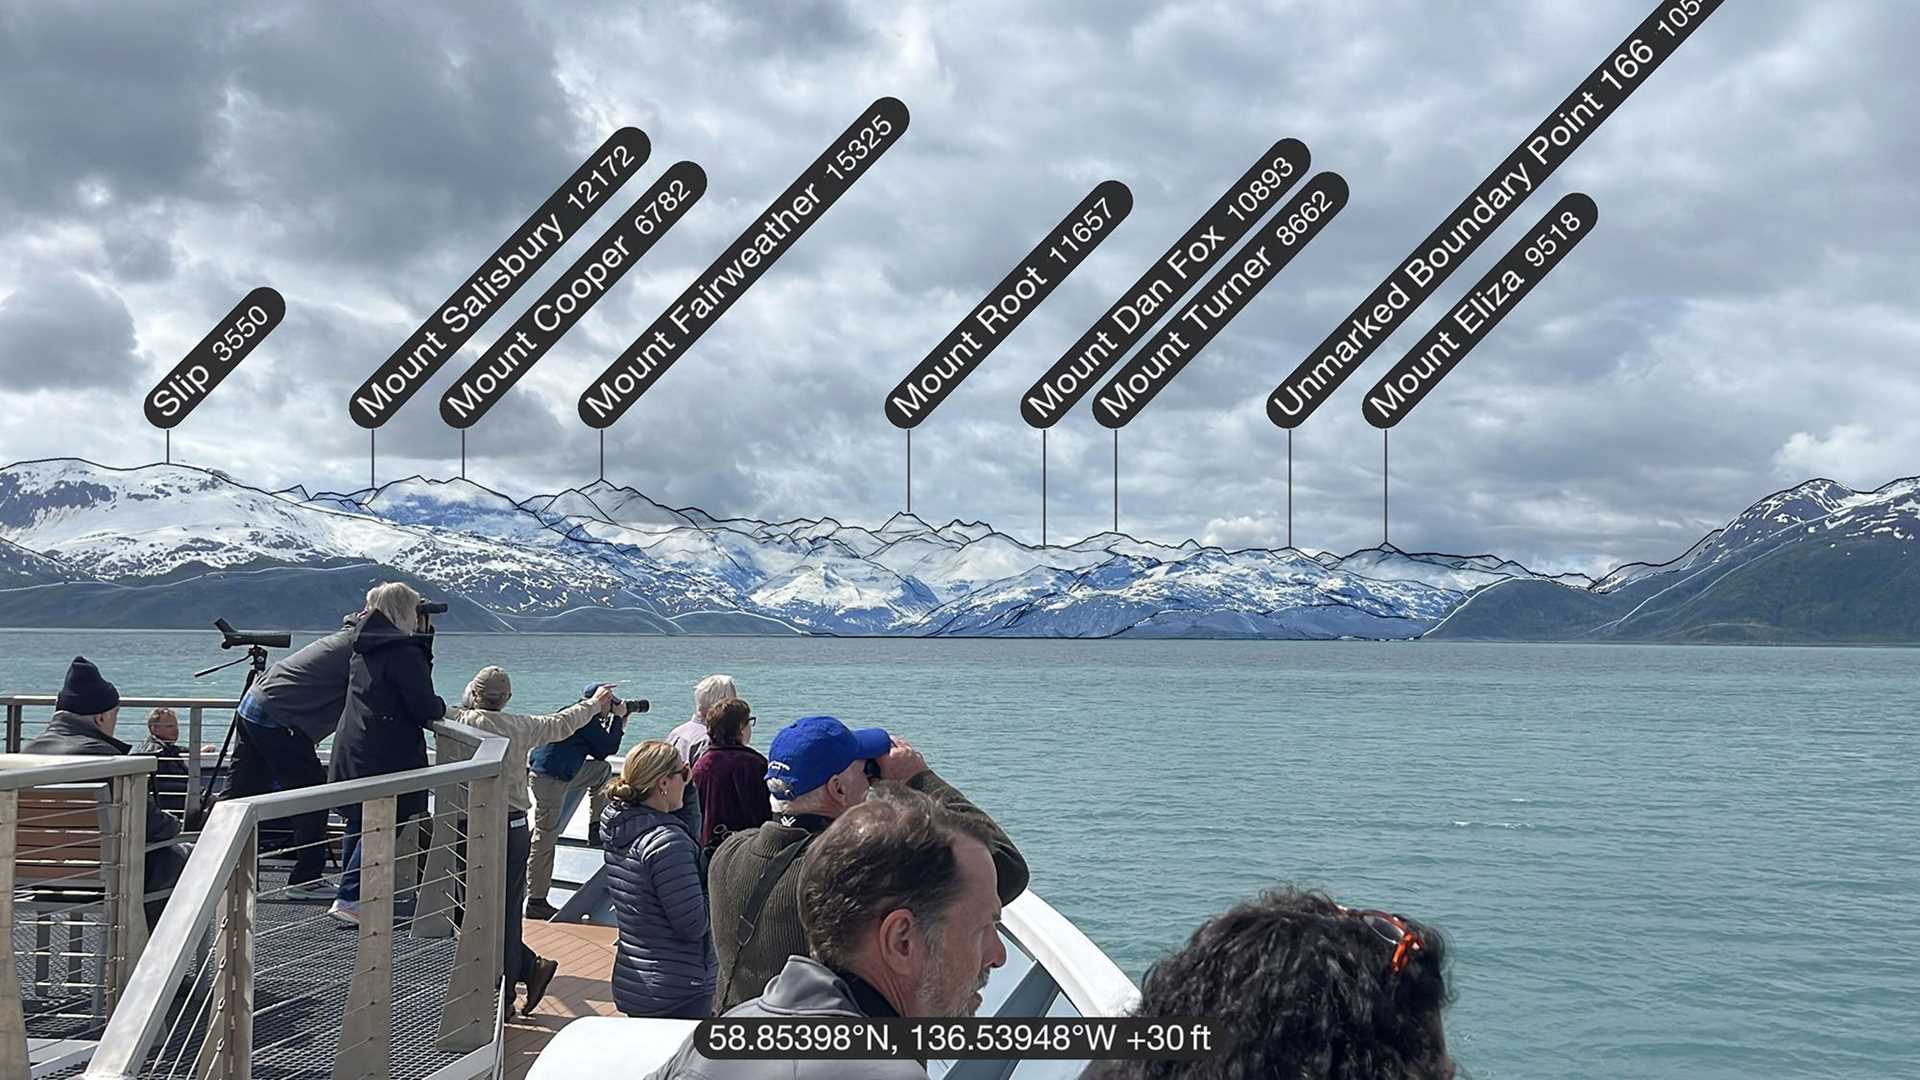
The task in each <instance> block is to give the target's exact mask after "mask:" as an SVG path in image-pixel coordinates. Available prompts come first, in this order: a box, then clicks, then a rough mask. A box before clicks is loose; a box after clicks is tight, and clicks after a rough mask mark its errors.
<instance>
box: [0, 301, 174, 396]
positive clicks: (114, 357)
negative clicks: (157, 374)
mask: <svg viewBox="0 0 1920 1080" xmlns="http://www.w3.org/2000/svg"><path fill="white" fill-rule="evenodd" d="M139 363H140V361H139V358H138V357H137V356H136V355H135V340H134V332H133V317H132V316H131V315H130V314H128V312H127V306H126V304H124V303H122V302H121V299H120V297H119V296H118V295H117V294H115V293H114V291H113V290H112V289H109V288H107V287H106V286H104V285H102V284H100V283H99V282H96V281H92V280H90V279H88V278H86V277H83V276H81V275H79V274H76V273H72V272H71V271H60V270H53V271H48V272H46V273H45V274H44V275H43V276H38V277H35V278H34V279H32V280H30V281H28V282H27V283H25V284H24V285H22V286H21V287H20V288H18V289H16V290H14V291H13V292H12V293H10V294H8V295H7V296H6V297H5V298H4V299H0V378H3V379H4V383H5V386H6V387H7V389H8V390H9V391H14V392H18V391H23V390H24V391H37V390H56V389H59V390H64V389H78V390H85V391H88V392H89V393H93V392H96V391H99V390H101V389H103V388H104V389H107V390H108V391H109V392H111V391H113V390H116V389H119V388H120V387H122V386H123V385H124V384H125V383H126V381H127V379H128V377H129V375H131V374H133V373H134V372H135V371H137V370H138V367H139ZM146 389H147V388H146V387H144V386H143V387H141V388H140V389H139V390H138V391H136V393H144V392H145V390H146ZM14 415H19V414H17V413H16V414H14Z"/></svg>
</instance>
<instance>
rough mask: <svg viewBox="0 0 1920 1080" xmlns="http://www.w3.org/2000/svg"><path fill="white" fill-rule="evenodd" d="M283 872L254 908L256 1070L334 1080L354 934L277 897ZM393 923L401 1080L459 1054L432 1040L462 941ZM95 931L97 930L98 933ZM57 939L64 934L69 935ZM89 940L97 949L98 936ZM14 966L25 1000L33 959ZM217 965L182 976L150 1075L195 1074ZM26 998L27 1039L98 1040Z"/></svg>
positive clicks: (22, 933)
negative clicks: (209, 989) (274, 893)
mask: <svg viewBox="0 0 1920 1080" xmlns="http://www.w3.org/2000/svg"><path fill="white" fill-rule="evenodd" d="M286 876H287V871H286V869H285V866H284V864H279V865H276V864H275V863H274V862H271V861H268V862H263V863H262V864H261V866H260V892H261V900H260V901H259V903H258V904H257V905H256V909H255V918H256V921H257V926H258V930H257V932H256V936H255V941H254V971H255V978H254V1030H253V1046H254V1052H253V1076H254V1077H255V1078H257V1080H329V1078H330V1077H331V1075H332V1071H333V1062H334V1056H335V1052H336V1051H337V1050H338V1049H339V1040H340V1026H341V1017H342V1014H343V1013H344V1011H345V1008H346V1002H347V990H348V981H349V979H350V977H351V974H352V971H353V964H354V948H355V942H356V940H357V933H356V931H355V929H354V928H353V927H351V926H348V925H346V924H344V923H340V922H337V921H335V920H333V919H332V918H329V917H328V916H327V914H326V911H327V902H326V901H288V900H284V899H277V898H274V897H272V896H271V895H270V893H271V892H272V891H273V890H277V889H280V888H282V887H284V886H285V885H286ZM396 922H397V923H398V925H397V926H396V932H395V937H394V957H393V1033H392V1043H391V1047H392V1049H391V1062H392V1066H391V1074H390V1075H391V1076H392V1077H393V1078H394V1080H424V1078H425V1077H428V1076H431V1075H432V1074H433V1073H434V1072H436V1071H438V1070H439V1069H441V1068H443V1067H444V1066H446V1065H449V1064H451V1063H453V1062H454V1061H456V1060H458V1059H459V1058H460V1057H461V1056H462V1055H461V1054H457V1053H449V1052H447V1051H443V1050H440V1049H439V1048H437V1047H436V1046H435V1045H434V1044H435V1042H436V1040H437V1038H438V1035H439V1029H440V1008H441V1005H442V1004H443V1002H444V1001H445V998H446V992H447V987H448V984H449V982H450V980H451V975H452V972H453V966H454V958H455V953H456V951H457V948H458V944H457V940H456V939H454V938H451V937H449V938H437V939H422V938H416V937H413V936H411V934H410V933H409V929H408V923H407V922H405V921H402V920H401V919H400V918H398V916H397V917H396ZM90 933H93V934H95V935H97V934H98V933H99V931H98V930H92V931H90ZM57 938H59V939H64V932H62V933H61V934H59V935H57ZM92 946H93V948H95V949H97V948H98V940H97V938H95V939H94V940H93V941H92ZM14 947H15V949H16V950H17V953H18V954H24V953H25V952H26V951H28V950H31V949H32V947H33V931H32V928H31V926H18V925H17V926H16V927H15V929H14ZM206 955H207V956H211V953H208V954H206ZM17 966H18V967H19V969H20V970H19V975H20V979H21V983H20V986H21V991H22V996H23V997H25V996H26V995H27V993H28V992H29V991H30V990H31V987H32V977H33V965H32V961H31V959H30V958H27V957H25V956H24V955H22V957H21V960H20V962H19V963H18V965H17ZM210 967H211V963H210V962H203V963H202V964H201V965H200V966H199V968H198V969H197V970H196V971H192V972H189V975H188V978H187V979H186V980H183V985H182V988H181V991H180V993H179V994H178V995H177V996H176V998H175V1001H174V1005H173V1008H172V1009H170V1010H169V1012H168V1016H167V1019H166V1022H165V1025H164V1026H163V1028H162V1029H161V1030H162V1033H163V1035H164V1038H163V1039H162V1040H161V1041H159V1042H158V1043H157V1044H156V1049H155V1051H154V1053H153V1054H152V1056H151V1057H150V1058H149V1059H148V1062H147V1068H146V1070H145V1071H144V1072H143V1073H142V1075H143V1076H148V1077H153V1078H155V1080H160V1078H170V1080H172V1078H180V1077H186V1076H189V1075H191V1074H192V1070H193V1065H194V1057H195V1055H196V1054H197V1053H198V1051H199V1049H200V1047H201V1044H202V1042H203V1040H204V1037H205V1029H206V1020H207V1009H206V1005H207V987H208V985H209V983H208V979H207V975H208V974H209V969H210ZM56 970H57V969H56ZM24 1004H25V1010H24V1011H25V1013H26V1015H27V1017H28V1032H27V1034H28V1036H29V1038H35V1039H38V1038H56V1037H59V1038H74V1037H82V1038H93V1037H97V1036H98V1033H99V1029H100V1023H99V1021H88V1020H85V1019H80V1020H72V1019H57V1018H53V1017H42V1018H39V1019H36V1018H35V1014H36V1013H48V1012H51V1011H53V1006H54V1005H55V1004H56V1003H55V1002H53V1001H49V1000H39V999H30V1000H27V1001H26V1002H24ZM60 1004H62V1006H63V1007H61V1008H59V1009H58V1011H59V1012H61V1013H71V1012H80V1013H84V1012H85V1011H86V1008H87V1005H88V999H87V997H86V996H85V994H84V993H83V994H81V995H80V997H79V998H78V999H77V1000H75V1001H74V1002H72V1004H73V1005H74V1006H77V1007H76V1008H68V1007H64V1006H65V1003H64V1002H62V1003H60ZM81 1071H82V1070H80V1069H78V1068H75V1069H71V1070H66V1071H63V1072H61V1073H58V1074H56V1075H58V1076H63V1077H64V1076H77V1075H78V1074H79V1073H80V1072H81Z"/></svg>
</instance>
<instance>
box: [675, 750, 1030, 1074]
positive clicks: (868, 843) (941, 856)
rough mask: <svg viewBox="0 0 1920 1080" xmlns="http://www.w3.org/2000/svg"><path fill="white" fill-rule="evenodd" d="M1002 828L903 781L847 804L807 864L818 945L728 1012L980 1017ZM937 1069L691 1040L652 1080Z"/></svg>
mask: <svg viewBox="0 0 1920 1080" xmlns="http://www.w3.org/2000/svg"><path fill="white" fill-rule="evenodd" d="M995 839H996V838H995V836H994V834H993V832H992V831H990V830H989V829H988V828H986V826H985V824H984V822H983V820H982V819H981V818H979V817H977V816H968V815H963V814H957V813H954V812H953V811H952V810H951V809H949V808H948V807H947V806H945V805H943V804H942V803H941V802H940V801H938V800H937V799H935V798H931V797H929V796H927V795H924V794H921V793H920V792H918V791H915V790H913V789H911V788H907V787H904V786H902V785H899V784H880V785H877V786H875V788H874V789H873V796H872V797H871V798H869V799H867V800H866V801H865V802H863V803H861V804H860V805H859V806H855V807H853V808H852V809H849V810H848V811H847V812H846V813H844V814H842V815H840V817H839V819H838V820H836V821H835V822H834V823H833V824H832V825H831V826H829V827H828V828H827V830H826V831H825V832H823V833H822V834H821V835H820V838H819V840H818V841H816V842H815V843H814V845H813V848H812V850H811V851H810V852H808V854H807V858H806V861H805V863H804V864H803V868H802V869H801V871H800V920H801V922H803V923H804V924H805V925H806V939H807V955H805V956H792V957H788V958H787V961H786V963H785V964H784V965H782V966H781V968H780V972H779V974H778V975H776V976H774V978H773V980H772V981H771V982H769V983H768V984H767V986H766V990H765V992H764V993H762V994H761V995H759V996H758V997H755V998H752V999H750V1000H748V1001H746V1002H743V1003H742V1004H740V1005H739V1006H737V1007H735V1008H732V1009H729V1010H727V1012H726V1013H725V1015H726V1016H728V1017H741V1018H747V1017H753V1018H772V1017H781V1018H794V1017H828V1016H866V1017H895V1016H930V1017H961V1016H972V1015H973V1014H974V1011H975V1010H977V1009H979V1008H980V990H981V988H982V987H984V986H986V985H987V978H988V976H989V975H990V974H991V973H992V971H993V969H994V968H997V967H999V966H1000V965H1002V964H1004V963H1006V962H1007V949H1006V946H1005V945H1004V944H1002V943H1001V941H1000V932H999V922H1000V894H1001V893H1002V892H1003V891H1004V890H1003V889H1002V888H1001V887H1000V884H999V882H998V881H997V880H996V879H997V876H998V872H997V871H996V869H995V866H994V863H995V860H994V856H993V851H992V848H991V845H992V844H993V843H994V842H995ZM776 1075H777V1076H781V1077H791V1078H793V1080H814V1078H816V1077H818V1078H823V1080H824V1078H828V1077H832V1078H835V1080H839V1078H853V1080H893V1078H895V1077H899V1078H903V1080H904V1078H907V1077H925V1076H926V1075H927V1073H926V1068H925V1066H924V1065H923V1064H922V1063H919V1062H915V1061H906V1060H901V1061H893V1060H873V1061H832V1060H793V1061H781V1062H779V1063H778V1066H777V1068H776V1067H775V1063H774V1062H770V1061H748V1060H728V1061H717V1060H709V1059H707V1058H705V1057H702V1056H701V1055H700V1052H699V1051H698V1050H696V1049H695V1048H694V1040H693V1039H692V1038H689V1039H688V1040H687V1041H686V1043H684V1044H683V1045H682V1046H681V1047H680V1049H679V1050H678V1051H676V1052H675V1053H674V1056H673V1057H672V1058H670V1059H669V1060H668V1061H667V1063H666V1064H665V1065H663V1066H661V1067H660V1069H659V1070H658V1071H656V1072H655V1073H653V1075H652V1077H651V1078H650V1080H693V1078H696V1077H697V1078H700V1080H734V1078H739V1080H753V1078H756V1077H764V1076H776Z"/></svg>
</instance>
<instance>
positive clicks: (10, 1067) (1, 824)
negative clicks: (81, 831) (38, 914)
mask: <svg viewBox="0 0 1920 1080" xmlns="http://www.w3.org/2000/svg"><path fill="white" fill-rule="evenodd" d="M19 829H20V793H19V792H17V791H0V1076H26V1075H27V1018H26V1014H25V1013H23V1012H22V1011H21V1005H20V980H19V979H17V978H15V977H14V966H13V858H14V852H15V847H14V838H15V836H17V835H18V833H19Z"/></svg>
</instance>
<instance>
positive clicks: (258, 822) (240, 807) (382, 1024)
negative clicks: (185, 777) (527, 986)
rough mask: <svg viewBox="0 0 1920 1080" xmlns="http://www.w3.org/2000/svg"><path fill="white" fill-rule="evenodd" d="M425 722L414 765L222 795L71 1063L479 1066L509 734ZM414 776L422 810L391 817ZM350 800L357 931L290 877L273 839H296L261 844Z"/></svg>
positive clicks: (502, 857) (105, 1069)
mask: <svg viewBox="0 0 1920 1080" xmlns="http://www.w3.org/2000/svg"><path fill="white" fill-rule="evenodd" d="M433 732H434V736H435V741H436V743H437V753H436V761H437V764H434V765H430V766H428V767H427V768H424V769H414V770H409V771H406V772H400V773H392V774H389V775H385V776H377V777H370V778H365V779H359V780H347V781H339V782H334V783H328V784H321V785H317V786H314V787H307V788H300V789H297V790H294V791H283V792H275V793H273V794H268V795H257V796H252V797H249V798H242V799H233V800H223V801H221V802H220V803H218V804H217V805H216V806H215V807H214V809H213V811H212V813H211V814H210V815H209V817H208V819H207V822H206V825H205V827H204V828H203V829H202V831H201V832H200V834H199V837H198V839H197V840H196V842H195V844H194V849H193V854H192V857H191V858H190V859H189V860H188V861H187V864H186V867H185V869H184V871H183V872H182V874H181V877H180V879H179V881H178V882H177V883H176V884H175V886H174V888H173V893H172V897H171V899H170V900H169V901H168V903H167V906H166V910H165V913H164V914H163V915H162V916H161V918H160V921H159V923H158V924H157V925H156V926H155V927H154V928H153V933H152V937H151V939H150V940H149V941H148V942H147V945H146V949H145V951H144V952H143V953H142V954H141V955H140V957H139V962H138V963H137V964H136V965H135V966H134V967H133V970H132V972H131V975H130V977H129V979H128V983H127V985H126V987H125V988H124V990H123V991H122V992H121V993H120V995H119V998H118V1003H117V1005H116V1006H115V1007H114V1009H113V1010H112V1013H111V1016H110V1017H109V1019H108V1021H107V1024H106V1028H105V1031H104V1032H103V1034H102V1035H101V1037H100V1040H99V1044H98V1046H97V1048H95V1050H94V1052H93V1055H92V1058H91V1061H90V1063H89V1064H88V1066H87V1069H86V1072H85V1075H86V1076H87V1077H89V1078H97V1080H108V1078H113V1080H131V1078H133V1077H173V1076H192V1077H207V1078H217V1080H244V1078H246V1077H249V1076H253V1075H255V1074H261V1075H265V1074H268V1073H271V1074H274V1075H279V1076H312V1077H316V1078H324V1077H331V1078H333V1080H360V1078H370V1077H387V1076H389V1075H392V1074H393V1073H394V1072H396V1071H400V1072H413V1071H415V1070H416V1069H417V1068H418V1067H419V1066H420V1065H421V1064H423V1063H431V1064H434V1065H436V1067H434V1068H430V1069H429V1070H428V1071H429V1072H431V1073H432V1074H433V1075H434V1076H436V1077H440V1078H443V1080H452V1078H458V1077H472V1076H480V1075H486V1074H489V1073H491V1072H493V1071H494V1070H495V1069H496V1068H497V1065H498V1061H499V1057H500V1051H501V1038H500V1033H501V1025H502V1023H503V1020H504V1017H503V1014H502V1012H501V1009H502V1007H503V1006H502V1002H503V1001H504V1000H505V999H504V998H503V997H502V995H501V994H500V983H501V964H502V955H501V953H502V947H503V944H504V942H503V934H504V926H503V924H502V919H503V918H504V916H505V905H504V903H503V902H502V901H501V899H500V897H501V896H502V894H503V892H504V890H505V885H506V874H505V863H506V821H507V814H508V807H507V802H506V799H507V791H506V787H505V782H504V777H503V775H502V762H503V760H504V757H505V754H506V750H507V740H506V739H504V738H501V737H499V736H494V735H489V734H487V733H484V732H481V731H479V730H478V729H475V728H471V727H468V726H466V725H463V724H457V723H451V722H442V723H437V724H435V725H434V726H433ZM421 793H425V794H427V796H428V797H429V800H430V802H429V806H430V810H429V812H428V813H427V814H426V815H425V816H424V817H414V818H409V819H406V820H398V819H397V814H398V811H399V807H400V805H401V804H402V802H406V801H415V800H417V797H418V796H419V795H420V794H421ZM408 796H413V797H415V799H407V798H406V797H408ZM355 805H357V806H358V808H359V816H360V832H359V842H360V844H361V858H360V898H359V908H358V929H357V932H354V931H352V930H351V929H350V927H349V926H348V925H345V924H343V922H341V921H338V920H335V919H334V918H333V917H332V916H331V915H330V914H329V912H328V908H327V906H326V903H327V901H326V900H325V899H324V898H322V899H318V900H308V901H296V900H295V899H294V898H293V897H292V896H290V895H289V893H288V890H289V888H290V887H291V886H289V885H287V884H286V881H287V871H286V868H285V866H284V865H283V862H284V857H285V856H288V855H293V856H296V857H297V856H298V854H299V853H300V850H301V846H295V847H287V846H276V847H275V850H273V851H270V852H263V851H262V843H263V841H262V836H263V832H262V828H261V827H262V826H263V825H271V824H273V823H281V824H282V825H283V826H284V825H286V824H289V823H290V819H294V818H297V817H301V816H303V815H313V814H316V813H318V814H324V813H325V812H327V811H328V810H329V809H332V808H342V809H344V808H346V807H350V806H355ZM289 831H290V830H288V829H286V828H284V827H283V828H278V829H274V830H272V835H274V836H284V835H285V834H286V833H288V832H289ZM272 843H275V844H276V845H277V844H278V842H277V841H275V842H272ZM327 843H328V840H327V839H324V838H323V839H321V840H319V841H317V842H316V844H318V845H325V844H327ZM302 846H304V845H302ZM263 854H270V855H275V856H278V857H280V858H279V859H276V860H267V859H263V858H262V855H263ZM469 898H470V899H471V900H472V902H471V903H468V902H467V901H468V900H469ZM396 1067H399V1068H396Z"/></svg>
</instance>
